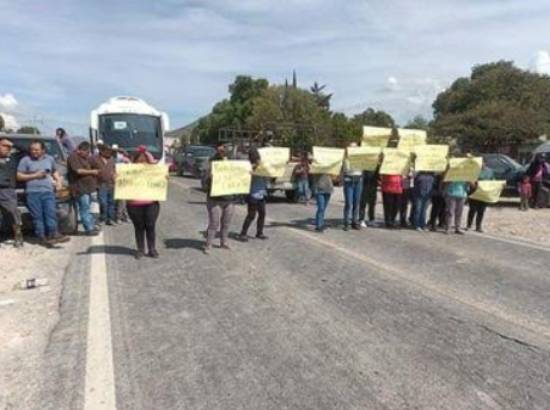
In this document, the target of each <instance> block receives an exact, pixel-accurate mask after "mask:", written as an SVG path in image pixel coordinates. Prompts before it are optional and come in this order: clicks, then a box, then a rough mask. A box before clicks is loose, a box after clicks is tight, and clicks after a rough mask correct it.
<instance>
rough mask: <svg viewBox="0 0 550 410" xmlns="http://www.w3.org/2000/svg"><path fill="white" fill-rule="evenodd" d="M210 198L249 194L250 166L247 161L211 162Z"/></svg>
mask: <svg viewBox="0 0 550 410" xmlns="http://www.w3.org/2000/svg"><path fill="white" fill-rule="evenodd" d="M210 166H211V170H210V172H211V173H212V186H211V187H210V196H211V197H216V196H225V195H242V194H248V193H249V192H250V182H251V180H252V175H251V172H252V166H251V165H250V162H249V161H244V160H242V161H241V160H231V161H223V160H221V161H212V162H211V163H210Z"/></svg>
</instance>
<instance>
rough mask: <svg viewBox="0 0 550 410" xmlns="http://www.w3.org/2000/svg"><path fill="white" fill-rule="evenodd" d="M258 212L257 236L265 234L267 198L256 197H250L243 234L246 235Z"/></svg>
mask: <svg viewBox="0 0 550 410" xmlns="http://www.w3.org/2000/svg"><path fill="white" fill-rule="evenodd" d="M256 214H258V222H257V225H256V236H261V235H263V234H264V223H265V214H266V212H265V199H254V198H248V213H247V215H246V219H245V220H244V223H243V228H242V230H241V235H243V236H244V235H246V234H247V232H248V228H249V227H250V224H251V223H252V221H254V219H255V218H256Z"/></svg>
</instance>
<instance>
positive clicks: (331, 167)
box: [310, 147, 344, 175]
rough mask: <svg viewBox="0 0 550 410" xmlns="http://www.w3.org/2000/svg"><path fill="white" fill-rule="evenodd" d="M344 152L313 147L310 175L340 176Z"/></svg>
mask: <svg viewBox="0 0 550 410" xmlns="http://www.w3.org/2000/svg"><path fill="white" fill-rule="evenodd" d="M343 160H344V150H343V149H341V148H325V147H313V163H312V164H311V167H310V172H311V173H312V174H329V175H340V170H341V169H342V162H343Z"/></svg>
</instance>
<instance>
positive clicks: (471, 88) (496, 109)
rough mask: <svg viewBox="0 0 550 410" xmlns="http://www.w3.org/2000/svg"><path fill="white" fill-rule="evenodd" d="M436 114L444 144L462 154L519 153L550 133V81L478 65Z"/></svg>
mask: <svg viewBox="0 0 550 410" xmlns="http://www.w3.org/2000/svg"><path fill="white" fill-rule="evenodd" d="M433 109H434V122H433V131H434V134H435V135H438V136H439V137H440V138H453V139H455V140H456V141H457V142H458V145H459V146H461V147H462V148H463V149H471V150H479V151H486V152H489V151H499V150H500V149H502V148H503V147H508V148H510V149H511V150H512V151H514V150H516V149H517V148H518V147H519V146H520V145H521V144H523V143H525V142H528V141H530V140H533V139H535V138H537V137H539V136H540V135H542V134H546V133H548V132H549V131H550V77H548V76H546V75H540V74H536V73H532V72H529V71H525V70H522V69H520V68H517V67H515V66H514V64H513V63H512V62H509V61H498V62H495V63H490V64H484V65H478V66H475V67H474V68H473V69H472V74H471V76H470V77H469V78H458V79H457V80H456V81H455V82H454V83H453V84H452V85H451V87H450V88H449V89H448V90H446V91H444V92H442V93H441V94H439V95H438V96H437V98H436V100H435V102H434V103H433ZM512 153H513V152H512Z"/></svg>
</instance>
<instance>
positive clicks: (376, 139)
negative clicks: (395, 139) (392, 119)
mask: <svg viewBox="0 0 550 410" xmlns="http://www.w3.org/2000/svg"><path fill="white" fill-rule="evenodd" d="M391 134H392V129H391V128H382V127H368V126H364V127H363V139H362V142H361V145H367V146H369V147H379V148H385V147H387V146H388V142H389V140H390V138H391Z"/></svg>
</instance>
